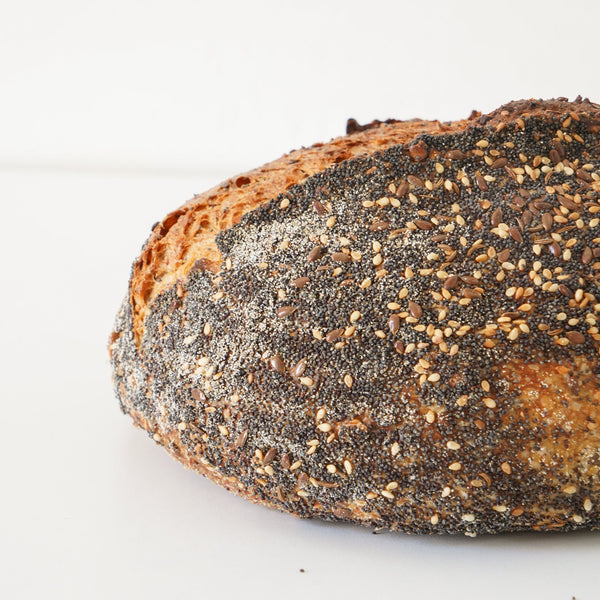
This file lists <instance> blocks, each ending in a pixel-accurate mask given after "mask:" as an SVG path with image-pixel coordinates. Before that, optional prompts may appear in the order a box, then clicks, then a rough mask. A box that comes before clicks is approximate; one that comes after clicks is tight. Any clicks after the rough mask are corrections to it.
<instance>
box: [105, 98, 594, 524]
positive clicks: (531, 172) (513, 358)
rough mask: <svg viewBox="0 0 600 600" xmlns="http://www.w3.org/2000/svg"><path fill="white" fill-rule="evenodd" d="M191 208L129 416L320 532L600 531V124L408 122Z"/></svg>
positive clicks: (125, 386)
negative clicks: (344, 526) (348, 525)
mask: <svg viewBox="0 0 600 600" xmlns="http://www.w3.org/2000/svg"><path fill="white" fill-rule="evenodd" d="M348 131H349V133H348V134H347V135H346V136H344V137H341V138H337V139H335V140H332V141H331V142H329V143H326V144H316V145H315V146H312V147H311V148H303V149H300V150H296V151H293V152H291V153H289V154H287V155H285V156H284V157H282V158H280V159H278V160H276V161H274V162H272V163H269V164H267V165H264V166H263V167H260V168H258V169H255V170H254V171H250V172H248V173H245V174H243V175H238V176H236V177H233V178H231V179H230V180H228V181H226V182H224V183H223V184H221V185H220V186H217V187H216V188H213V189H212V190H209V191H208V192H206V193H204V194H201V195H199V196H196V197H194V198H193V199H192V200H190V201H189V202H188V203H187V204H185V205H184V206H183V207H181V208H179V209H178V210H176V211H174V212H173V213H171V214H170V215H168V216H167V217H165V219H163V221H162V222H161V223H158V224H157V225H156V226H155V227H154V228H153V231H152V233H151V235H150V237H149V239H148V240H147V242H146V244H145V245H144V248H143V249H142V253H141V255H140V257H139V258H138V259H137V261H136V262H135V263H134V266H133V270H132V276H131V279H130V283H129V291H128V295H127V297H126V300H125V301H124V303H123V305H122V308H121V310H120V312H119V315H118V317H117V321H116V325H115V330H114V332H113V333H112V335H111V339H110V347H109V350H110V356H111V361H112V364H113V380H114V385H115V390H116V393H117V396H118V398H119V400H120V403H121V407H122V409H123V411H124V412H126V413H127V414H129V415H130V416H131V417H132V418H133V420H134V422H135V424H136V425H138V426H139V427H142V428H143V429H145V430H146V431H148V433H149V434H150V435H151V436H152V437H153V439H154V440H155V441H156V442H157V443H158V444H161V445H163V446H164V447H165V449H166V450H167V451H169V452H170V453H171V454H172V455H173V456H175V457H176V458H177V459H178V460H180V461H181V462H182V463H183V464H184V465H186V466H187V467H189V468H193V469H195V470H196V471H198V472H199V473H202V474H204V475H206V476H208V477H209V478H210V479H212V480H213V481H215V482H216V483H219V484H220V485H222V486H224V487H226V488H227V489H229V490H231V491H233V492H235V493H237V494H239V495H241V496H243V497H245V498H248V499H250V500H252V501H255V502H260V503H262V504H266V505H269V506H272V507H274V508H278V509H280V510H284V511H288V512H290V513H292V514H295V515H297V516H301V517H320V518H323V519H328V520H342V521H351V522H355V523H361V524H364V525H368V526H373V527H387V528H390V529H396V530H402V531H407V532H418V533H442V532H449V533H465V534H467V535H475V534H477V533H494V532H502V531H516V530H527V529H535V530H570V529H578V528H596V527H599V526H600V512H599V509H598V504H599V503H600V431H599V427H598V424H599V422H600V386H599V378H600V368H599V367H600V366H599V361H598V358H599V348H600V343H599V342H600V332H599V329H598V319H599V318H600V299H599V298H598V290H597V286H598V278H599V277H600V227H599V223H600V214H599V213H600V145H599V144H600V133H599V132H600V107H599V106H598V105H596V104H593V103H591V102H589V101H587V100H581V99H580V98H578V99H576V100H575V101H573V102H568V101H567V100H566V99H562V98H561V99H556V100H548V101H533V100H522V101H517V102H512V103H509V104H507V105H505V106H502V107H500V108H499V109H497V110H495V111H493V112H492V113H490V114H488V115H481V114H479V113H472V114H471V116H470V117H469V118H468V119H465V120H462V121H456V122H451V123H440V122H438V121H420V120H411V121H387V122H383V123H382V122H374V123H372V124H370V125H367V126H359V125H358V124H356V122H353V121H351V122H349V125H348Z"/></svg>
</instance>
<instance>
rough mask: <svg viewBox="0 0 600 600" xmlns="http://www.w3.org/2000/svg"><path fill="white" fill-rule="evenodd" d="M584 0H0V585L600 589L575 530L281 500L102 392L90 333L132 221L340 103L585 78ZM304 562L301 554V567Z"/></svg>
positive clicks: (325, 135)
mask: <svg viewBox="0 0 600 600" xmlns="http://www.w3.org/2000/svg"><path fill="white" fill-rule="evenodd" d="M599 22H600V4H599V3H597V2H593V1H590V2H577V1H571V2H564V1H560V2H556V1H549V0H546V1H545V2H531V3H529V2H524V1H523V2H502V3H497V2H496V3H487V2H484V1H480V2H472V3H471V2H441V1H440V2H425V1H422V2H417V1H414V2H407V3H402V2H381V1H369V2H359V1H350V0H347V1H346V2H313V1H304V2H294V3H291V2H283V1H280V2H247V3H242V2H214V1H211V2H202V1H199V0H196V1H189V2H184V1H171V2H158V1H152V0H146V1H144V2H142V1H139V2H136V1H134V0H104V1H102V2H88V1H82V0H77V1H76V0H73V1H69V0H55V1H53V2H48V1H42V0H29V1H21V2H18V3H9V2H8V1H7V0H5V1H4V2H3V3H2V4H1V5H0V199H1V207H2V209H1V213H0V215H1V218H0V227H1V230H2V234H1V235H0V256H1V257H2V266H3V268H2V293H1V294H0V303H1V308H2V311H1V314H2V321H1V322H2V329H1V332H0V340H1V341H0V351H1V352H2V357H1V359H2V360H1V362H0V364H2V365H3V367H2V387H1V388H0V389H1V390H2V391H1V392H0V394H1V395H0V411H1V412H0V427H1V433H0V456H1V457H2V458H1V459H0V460H1V462H0V467H1V469H2V476H1V478H0V598H2V599H4V598H6V599H13V598H19V599H20V598H27V599H29V598H32V599H33V598H35V599H37V598H50V599H54V598H56V599H58V598H61V599H71V598H77V599H79V598H82V599H88V598H90V599H96V598H98V599H100V598H128V599H136V598H144V599H147V600H152V599H155V598H165V597H168V598H171V599H178V598H185V599H191V598H207V597H209V598H233V597H236V598H261V599H265V598H266V599H268V598H290V599H294V598H308V597H310V598H325V597H329V598H361V599H362V598H392V597H393V598H411V599H412V598H415V599H417V598H418V599H434V598H442V597H443V598H445V599H448V600H453V599H458V598H461V599H464V598H467V599H469V598H477V599H478V598H489V599H503V600H505V599H506V598H527V599H528V600H535V599H538V598H539V599H544V600H554V599H556V600H571V598H572V597H573V596H575V597H576V598H577V599H578V600H593V599H597V598H599V597H600V591H599V590H600V575H599V568H598V565H599V564H600V535H598V533H578V534H566V535H543V534H537V535H535V534H527V535H512V536H509V535H505V536H498V537H481V538H477V539H475V540H473V539H469V538H462V537H435V538H420V537H411V536H406V535H401V534H389V533H388V534H382V535H372V534H371V532H370V531H368V530H366V529H360V528H355V527H347V526H339V525H338V526H334V525H327V524H322V523H318V522H303V521H298V520H296V519H294V518H292V517H289V516H286V515H283V514H279V513H277V512H273V511H270V510H267V509H264V508H262V507H257V506H253V505H251V504H249V503H247V502H245V501H242V500H240V499H238V498H236V497H234V496H232V495H230V494H228V493H227V492H225V491H224V490H222V489H220V488H218V487H216V486H214V485H213V484H211V483H209V482H208V481H206V480H204V479H203V478H201V477H199V476H197V475H195V474H194V473H191V472H187V471H185V470H184V469H183V468H182V467H181V466H179V465H178V464H177V463H176V462H175V461H173V460H172V459H171V458H169V457H168V456H167V455H166V453H164V452H163V451H162V450H161V449H159V448H158V447H156V446H155V445H154V444H153V443H152V442H151V441H150V440H149V439H148V438H147V437H146V436H145V435H144V434H143V433H142V432H140V431H137V430H135V429H134V428H133V427H132V425H131V423H130V422H129V419H127V418H125V417H124V416H122V415H121V414H120V412H119V409H118V405H117V402H116V400H115V399H114V397H113V393H112V390H111V384H110V373H109V366H108V357H107V352H106V340H107V338H108V334H109V332H110V328H111V325H112V320H113V317H114V315H115V314H116V311H117V308H118V305H119V303H120V300H121V298H122V297H123V296H124V294H125V290H126V284H127V278H128V275H129V266H130V264H131V262H132V261H133V259H134V258H135V256H136V255H137V253H138V252H139V249H140V247H141V244H142V242H143V241H144V239H145V237H146V236H147V234H148V233H149V230H150V226H151V225H152V224H153V223H154V222H155V221H157V220H158V219H160V218H161V217H162V216H164V214H166V213H167V212H168V211H169V210H171V209H174V208H176V207H177V205H179V204H181V203H183V202H184V201H185V200H187V199H188V198H189V197H190V196H191V195H192V194H193V193H195V192H201V191H203V190H204V189H206V188H207V187H209V186H211V185H213V184H215V183H217V182H218V181H219V180H221V179H223V178H224V177H226V176H228V175H230V174H233V173H236V172H240V171H243V170H244V169H247V168H251V167H254V166H257V165H259V164H261V163H263V162H265V161H267V160H270V159H273V158H276V157H277V156H279V155H280V154H282V153H283V152H285V151H287V150H290V149H291V148H294V147H299V146H301V145H307V144H311V143H313V142H315V141H319V140H326V139H329V138H331V137H333V136H336V135H339V134H341V133H343V131H344V126H345V121H346V119H347V118H348V117H350V116H352V117H356V118H357V119H358V120H359V121H361V122H364V121H369V120H372V119H374V118H379V119H386V118H389V117H395V118H411V117H415V116H419V117H425V118H439V119H441V120H447V119H456V118H462V117H465V116H467V115H468V114H469V113H470V111H471V109H473V108H477V109H480V110H483V111H487V110H491V109H493V108H495V107H497V106H498V105H500V104H501V103H503V102H505V101H508V100H511V99H516V98H521V97H551V96H568V97H571V98H573V97H575V96H576V95H577V94H581V95H583V96H589V97H590V98H591V99H592V100H596V101H600V77H599V76H598V72H599V67H600V47H599V44H598V33H597V32H598V23H599ZM301 569H304V572H301Z"/></svg>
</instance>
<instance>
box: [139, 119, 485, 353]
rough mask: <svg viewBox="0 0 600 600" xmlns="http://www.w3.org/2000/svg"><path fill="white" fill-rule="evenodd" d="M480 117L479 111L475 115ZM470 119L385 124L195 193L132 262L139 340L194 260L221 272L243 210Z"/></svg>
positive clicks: (295, 152)
mask: <svg viewBox="0 0 600 600" xmlns="http://www.w3.org/2000/svg"><path fill="white" fill-rule="evenodd" d="M476 115H478V113H475V114H473V115H472V117H473V118H474V117H475V116H476ZM468 122H469V120H463V121H454V122H453V123H450V124H442V123H440V122H439V121H422V120H419V119H413V120H410V121H396V122H394V123H381V124H379V125H378V126H377V127H376V128H374V129H367V130H364V131H360V132H357V133H354V134H352V135H346V136H343V137H339V138H336V139H334V140H332V141H331V142H328V143H325V144H315V145H313V146H311V147H310V148H302V149H300V150H293V151H292V152H290V153H289V154H286V155H284V156H282V157H281V158H279V159H277V160H275V161H273V162H271V163H268V164H266V165H263V166H262V167H259V168H257V169H254V170H252V171H248V172H247V173H243V174H240V175H236V176H234V177H231V178H230V179H227V180H226V181H224V182H223V183H221V184H219V185H218V186H215V187H214V188H212V189H210V190H208V191H206V192H204V193H202V194H199V195H197V196H194V198H192V199H191V200H189V201H188V202H187V203H186V204H184V205H183V206H182V207H181V208H178V209H177V210H175V211H173V212H172V213H170V214H169V215H167V216H166V217H165V218H164V219H163V220H162V221H161V222H160V223H158V224H157V225H156V226H155V227H154V229H153V231H152V234H151V235H150V237H149V239H148V241H147V242H146V245H145V246H144V249H143V251H142V254H141V255H140V257H139V258H138V260H137V261H136V262H135V264H134V266H133V276H132V280H131V286H130V294H131V296H130V298H131V300H130V301H131V305H132V306H133V307H134V314H135V326H134V332H135V336H136V340H137V341H138V343H139V340H140V339H141V338H142V336H143V323H144V319H145V317H146V315H147V314H148V306H149V304H150V303H151V302H152V300H153V299H154V298H156V296H157V295H158V294H160V292H161V291H163V290H164V289H165V288H166V287H168V286H169V285H172V284H173V283H174V282H175V281H177V280H178V279H182V278H184V277H185V276H186V275H187V274H188V273H189V271H190V270H191V268H192V266H193V265H194V263H195V262H196V261H200V262H201V263H202V268H205V269H208V270H211V271H214V272H216V271H218V268H219V264H220V262H221V256H220V253H219V250H218V249H217V246H216V244H215V241H214V240H215V237H216V235H217V234H218V233H219V232H220V231H223V230H225V229H228V228H229V227H231V226H232V225H234V224H235V223H238V222H239V220H240V219H241V218H242V216H243V215H244V214H246V213H248V212H250V211H251V210H254V209H255V208H256V207H257V206H259V205H261V204H264V203H265V202H268V201H269V200H271V198H275V197H276V196H277V195H278V194H280V193H282V192H284V191H285V190H287V189H288V188H289V187H290V186H292V185H296V184H299V183H301V182H302V181H304V180H305V179H306V178H307V177H310V176H311V175H314V174H315V173H318V172H320V171H323V170H324V169H327V168H328V167H330V166H332V165H335V164H338V163H339V162H341V161H344V160H348V159H351V158H354V157H356V156H360V155H363V154H367V153H370V152H377V151H379V150H384V149H385V148H389V147H390V146H393V145H396V144H404V143H407V142H409V141H410V140H412V139H414V138H415V137H416V136H417V135H420V134H424V133H429V134H436V133H447V132H450V131H457V130H459V129H461V128H463V127H465V126H466V124H467V123H468Z"/></svg>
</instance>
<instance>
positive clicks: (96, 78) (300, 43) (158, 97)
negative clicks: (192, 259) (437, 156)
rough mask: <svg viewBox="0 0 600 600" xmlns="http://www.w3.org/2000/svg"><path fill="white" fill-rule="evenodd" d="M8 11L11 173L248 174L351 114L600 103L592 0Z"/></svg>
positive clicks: (2, 148)
mask: <svg viewBox="0 0 600 600" xmlns="http://www.w3.org/2000/svg"><path fill="white" fill-rule="evenodd" d="M4 4H5V5H6V6H5V7H3V9H2V10H1V11H0V17H1V18H0V74H1V79H0V81H1V82H2V87H1V94H0V106H2V110H1V111H0V132H1V135H0V163H4V164H19V165H20V164H23V163H28V162H29V161H36V162H38V163H40V164H51V165H55V164H65V163H68V164H77V165H83V166H90V165H93V166H95V167H98V166H100V165H105V166H106V165H114V164H115V161H116V162H118V163H119V164H123V165H126V166H129V167H136V168H139V167H141V166H143V165H152V166H153V167H155V168H158V169H166V168H169V169H174V170H189V169H197V168H198V167H203V168H205V169H221V168H222V167H223V165H228V166H231V167H232V168H234V170H243V169H246V168H250V167H253V166H255V165H256V164H261V163H263V162H265V161H267V160H269V159H271V158H273V157H274V156H277V155H279V154H281V153H282V152H283V151H285V150H289V149H291V148H294V147H298V146H301V145H303V144H304V145H306V144H311V143H313V142H315V141H317V140H323V139H329V138H331V137H334V136H337V135H340V134H341V133H342V132H343V130H344V126H345V123H346V119H347V118H348V117H356V118H357V119H359V120H360V121H361V122H365V121H371V120H372V119H376V118H378V119H387V118H390V117H395V118H411V117H423V118H433V119H435V118H438V119H441V120H445V119H457V118H464V117H466V116H467V115H468V114H469V113H470V112H471V109H480V110H484V111H488V110H492V109H494V108H496V107H497V106H498V105H500V104H502V103H504V102H507V101H509V100H512V99H516V98H523V97H530V96H536V97H552V96H569V97H571V98H573V97H575V96H576V95H577V94H582V95H583V96H590V97H591V98H600V78H598V77H597V71H598V27H597V24H598V21H599V20H600V4H599V3H598V2H597V1H596V0H585V1H577V0H573V1H569V2H565V1H564V0H544V2H533V1H527V0H525V1H521V0H505V1H503V2H501V3H499V2H486V1H485V0H483V1H482V0H461V1H455V2H450V1H448V2H445V1H443V0H441V1H437V2H434V1H431V0H408V1H401V0H400V1H394V0H387V1H386V0H369V1H368V2H361V1H360V0H334V1H327V2H325V1H322V0H303V1H302V2H285V1H284V2H282V1H275V0H271V1H266V2H265V1H264V0H262V1H252V2H242V1H239V2H232V1H226V0H225V1H223V0H220V1H218V2H214V1H203V0H169V1H168V2H166V1H162V2H161V1H157V0H146V1H144V2H141V1H137V2H136V1H135V0H102V2H93V1H91V0H53V1H44V0H20V1H18V2H11V3H9V2H8V1H5V2H4Z"/></svg>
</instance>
